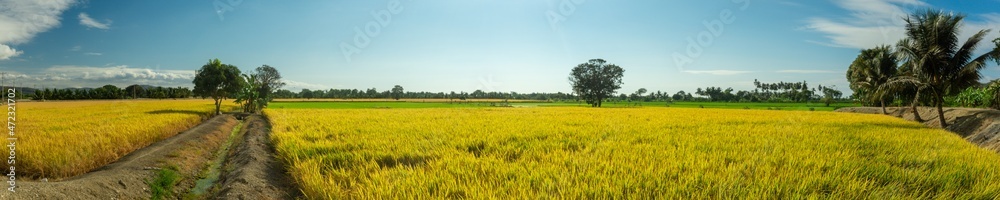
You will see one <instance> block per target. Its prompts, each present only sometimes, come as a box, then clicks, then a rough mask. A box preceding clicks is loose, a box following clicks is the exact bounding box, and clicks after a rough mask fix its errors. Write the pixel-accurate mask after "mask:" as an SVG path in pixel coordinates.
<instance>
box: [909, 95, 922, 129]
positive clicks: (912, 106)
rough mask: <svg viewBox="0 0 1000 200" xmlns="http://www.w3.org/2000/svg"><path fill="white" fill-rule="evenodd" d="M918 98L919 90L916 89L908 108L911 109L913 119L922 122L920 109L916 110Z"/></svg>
mask: <svg viewBox="0 0 1000 200" xmlns="http://www.w3.org/2000/svg"><path fill="white" fill-rule="evenodd" d="M919 100H920V90H917V95H914V97H913V103H912V104H910V110H911V111H913V120H916V121H917V122H924V119H921V118H920V111H917V103H919Z"/></svg>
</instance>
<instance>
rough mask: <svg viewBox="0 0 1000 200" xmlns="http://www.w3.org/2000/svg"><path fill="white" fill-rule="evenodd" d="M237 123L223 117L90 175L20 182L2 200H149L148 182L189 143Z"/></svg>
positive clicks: (127, 156)
mask: <svg viewBox="0 0 1000 200" xmlns="http://www.w3.org/2000/svg"><path fill="white" fill-rule="evenodd" d="M236 124H237V121H236V119H235V118H233V116H232V115H220V116H216V117H214V118H211V119H209V120H208V121H206V122H204V123H202V124H200V125H198V126H195V127H194V128H191V129H189V130H187V131H184V132H181V133H180V134H177V135H175V136H173V137H170V138H167V139H164V140H161V141H159V142H156V143H153V144H151V145H149V146H147V147H145V148H142V149H139V150H136V151H134V152H132V153H129V154H128V155H126V156H124V157H122V158H121V159H118V160H117V161H115V162H114V163H111V164H108V165H105V166H104V167H101V168H98V169H96V170H94V171H91V172H89V173H86V174H83V175H79V176H76V177H72V178H69V179H66V180H63V181H58V182H42V181H18V182H17V189H16V192H6V191H5V192H3V193H0V199H148V198H149V197H150V196H151V193H150V191H149V186H148V184H147V183H146V181H147V180H150V179H152V178H153V177H154V176H155V175H156V171H157V170H158V169H159V168H161V167H163V166H164V162H169V160H170V159H169V158H171V157H177V156H176V155H174V156H172V155H171V154H173V153H174V152H177V151H179V150H181V149H182V148H183V147H184V146H185V145H184V144H185V143H186V142H188V141H195V140H199V139H201V138H204V137H207V136H209V135H211V134H213V133H220V132H222V133H229V131H231V130H232V128H233V126H235V125H236Z"/></svg>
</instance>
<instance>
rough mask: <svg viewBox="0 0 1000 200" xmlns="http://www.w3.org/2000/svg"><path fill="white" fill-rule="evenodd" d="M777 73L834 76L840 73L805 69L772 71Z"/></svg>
mask: <svg viewBox="0 0 1000 200" xmlns="http://www.w3.org/2000/svg"><path fill="white" fill-rule="evenodd" d="M774 72H777V73H789V74H835V73H840V72H836V71H831V70H807V69H786V70H778V71H774Z"/></svg>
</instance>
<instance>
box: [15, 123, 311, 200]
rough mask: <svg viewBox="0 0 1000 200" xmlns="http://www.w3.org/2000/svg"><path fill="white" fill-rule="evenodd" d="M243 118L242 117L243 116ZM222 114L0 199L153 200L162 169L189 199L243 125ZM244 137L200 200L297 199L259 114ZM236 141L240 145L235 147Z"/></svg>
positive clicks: (22, 184)
mask: <svg viewBox="0 0 1000 200" xmlns="http://www.w3.org/2000/svg"><path fill="white" fill-rule="evenodd" d="M243 116H245V115H240V116H239V117H243ZM236 118H237V117H236V116H233V115H232V114H224V115H219V116H216V117H213V118H211V119H208V120H207V121H205V122H203V123H202V124H199V125H198V126H195V127H193V128H191V129H189V130H187V131H184V132H181V133H179V134H177V135H175V136H173V137H170V138H167V139H164V140H161V141H159V142H156V143H153V144H151V145H149V146H147V147H144V148H142V149H139V150H136V151H134V152H132V153H129V154H128V155H126V156H124V157H122V158H121V159H119V160H117V161H115V162H113V163H111V164H108V165H106V166H104V167H101V168H99V169H96V170H94V171H91V172H88V173H86V174H83V175H79V176H76V177H71V178H68V179H64V180H61V181H38V180H18V181H17V188H16V192H8V191H4V192H0V199H149V198H150V197H151V196H152V193H151V191H150V188H149V184H148V183H147V182H148V181H150V180H153V179H155V177H156V173H157V171H159V170H160V169H162V168H172V169H177V170H178V172H179V173H180V174H181V176H182V179H181V181H180V182H178V183H177V185H175V186H174V188H175V189H174V191H173V192H174V195H173V197H174V198H190V196H187V197H185V195H186V194H187V193H188V190H189V189H191V188H193V187H194V185H195V181H196V180H198V179H199V178H201V177H198V176H200V175H201V174H202V172H203V171H204V170H205V169H206V168H207V167H208V166H209V163H210V162H211V160H212V159H213V158H214V157H215V155H216V154H215V152H216V151H218V150H220V149H221V148H222V147H223V146H224V145H225V141H226V140H227V138H228V137H230V133H231V132H232V131H233V129H234V128H235V127H236V126H237V125H238V124H239V121H238V120H237V119H236ZM246 119H247V120H246V122H245V123H244V127H243V128H242V129H241V130H242V131H241V134H239V135H241V136H242V138H238V139H237V140H234V141H235V142H234V144H233V145H234V146H233V147H231V148H230V149H229V150H230V152H229V153H228V155H227V158H226V161H225V165H224V166H223V170H224V171H223V172H222V173H221V177H220V178H219V181H218V182H217V183H216V185H215V186H214V187H213V188H214V189H213V190H211V192H214V193H209V194H206V195H203V196H200V197H194V198H200V199H209V198H211V199H293V198H297V197H299V196H301V195H300V193H298V190H297V187H296V186H295V185H294V183H293V181H292V179H291V178H290V177H289V176H288V173H287V172H285V168H284V167H283V166H282V165H281V163H280V162H279V161H278V160H277V159H276V158H275V156H274V148H273V147H271V146H270V139H269V137H270V134H269V133H270V130H269V128H270V125H269V124H268V122H267V120H265V119H263V118H262V117H260V116H257V115H250V116H249V117H247V118H246ZM236 142H238V143H236Z"/></svg>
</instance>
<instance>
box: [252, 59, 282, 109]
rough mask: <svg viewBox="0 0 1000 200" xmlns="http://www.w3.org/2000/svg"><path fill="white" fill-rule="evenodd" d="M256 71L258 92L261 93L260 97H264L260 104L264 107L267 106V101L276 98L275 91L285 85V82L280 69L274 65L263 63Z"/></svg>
mask: <svg viewBox="0 0 1000 200" xmlns="http://www.w3.org/2000/svg"><path fill="white" fill-rule="evenodd" d="M254 71H255V73H254V74H253V75H255V76H256V79H255V82H256V83H257V87H256V90H257V93H258V94H259V95H260V97H259V98H261V99H264V101H263V102H262V103H261V104H260V105H259V106H260V108H264V107H267V102H270V101H271V100H272V99H274V95H273V94H274V92H275V91H277V90H278V89H281V87H284V86H285V82H283V81H281V73H278V69H275V68H274V67H271V66H268V65H263V66H260V67H257V69H255V70H254Z"/></svg>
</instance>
